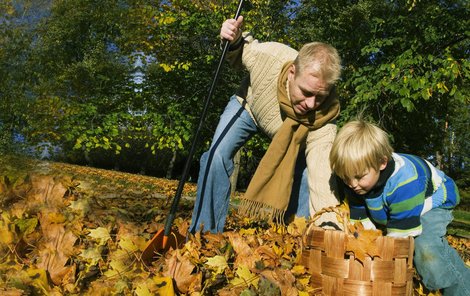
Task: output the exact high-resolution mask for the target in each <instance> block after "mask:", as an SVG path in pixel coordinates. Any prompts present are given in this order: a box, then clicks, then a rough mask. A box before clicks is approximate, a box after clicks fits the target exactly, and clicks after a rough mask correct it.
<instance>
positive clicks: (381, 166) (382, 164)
mask: <svg viewBox="0 0 470 296" xmlns="http://www.w3.org/2000/svg"><path fill="white" fill-rule="evenodd" d="M387 163H388V157H387V156H384V158H383V159H382V162H381V163H380V167H379V169H380V170H381V171H383V170H384V169H385V168H386V167H387Z"/></svg>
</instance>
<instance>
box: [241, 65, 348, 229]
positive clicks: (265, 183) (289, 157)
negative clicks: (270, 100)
mask: <svg viewBox="0 0 470 296" xmlns="http://www.w3.org/2000/svg"><path fill="white" fill-rule="evenodd" d="M292 63H293V62H288V63H286V64H284V66H283V68H282V70H281V74H280V76H279V79H278V90H277V97H278V101H279V105H280V109H281V115H282V117H283V118H284V122H283V123H282V125H281V127H280V129H279V131H278V132H277V133H276V135H275V136H274V138H273V140H272V142H271V144H270V145H269V147H268V150H267V151H266V153H265V155H264V156H263V158H262V159H261V162H260V163H259V165H258V168H257V169H256V172H255V174H254V176H253V179H252V180H251V182H250V184H249V185H248V189H247V191H246V193H245V195H244V196H243V198H242V200H241V204H240V209H239V212H240V213H241V214H242V215H247V216H250V217H253V218H261V219H264V218H268V219H269V221H275V222H276V223H280V224H282V223H283V221H284V214H285V211H286V210H287V206H288V204H289V199H290V195H291V191H292V183H293V180H294V168H295V163H296V160H297V155H298V153H299V150H300V147H301V145H303V144H304V143H305V140H306V138H307V134H308V132H309V130H316V129H318V128H320V127H322V126H324V125H325V124H326V123H328V122H330V121H332V120H333V119H335V118H336V117H337V116H338V115H339V101H338V99H337V98H336V93H335V91H334V89H333V90H332V91H331V92H330V95H329V96H328V98H327V99H326V100H325V102H323V103H322V104H321V105H320V107H319V109H317V110H316V111H315V112H308V113H307V114H306V115H303V116H301V115H297V114H296V113H295V112H294V109H293V108H292V103H291V102H290V99H289V96H288V94H287V87H286V86H287V75H288V73H289V68H290V66H291V65H292Z"/></svg>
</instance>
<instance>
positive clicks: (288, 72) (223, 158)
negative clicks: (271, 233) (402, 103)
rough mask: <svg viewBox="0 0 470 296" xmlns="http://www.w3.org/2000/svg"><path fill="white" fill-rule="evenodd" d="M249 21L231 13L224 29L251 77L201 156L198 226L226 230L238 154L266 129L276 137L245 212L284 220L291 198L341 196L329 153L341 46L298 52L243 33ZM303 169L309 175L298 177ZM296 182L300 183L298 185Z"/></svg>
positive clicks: (323, 203) (322, 202)
mask: <svg viewBox="0 0 470 296" xmlns="http://www.w3.org/2000/svg"><path fill="white" fill-rule="evenodd" d="M242 23H243V16H240V17H239V18H238V19H237V20H235V19H228V20H226V21H225V22H224V23H223V24H222V28H221V30H220V37H221V38H223V39H226V40H228V41H229V42H230V47H229V52H228V54H227V59H228V61H229V63H230V64H231V65H232V66H234V67H238V68H241V69H246V70H248V72H249V80H246V81H244V83H242V90H243V91H242V93H243V95H234V96H233V97H232V98H231V100H230V101H229V103H228V105H227V107H226V108H225V110H224V112H223V114H222V115H221V118H220V121H219V124H218V126H217V129H216V131H215V134H214V138H213V142H212V144H211V147H210V148H209V150H208V151H207V152H205V153H204V154H203V155H202V157H201V168H200V172H199V178H198V189H197V198H196V202H195V207H194V212H193V217H192V223H191V226H190V231H191V232H193V233H194V232H196V231H198V230H200V229H201V227H202V226H203V229H202V230H203V231H211V232H214V233H216V232H222V231H223V229H224V224H225V218H226V215H227V211H228V206H229V201H230V175H231V173H232V171H233V156H234V154H235V153H236V152H237V151H238V149H239V148H240V147H241V146H243V144H244V143H246V141H248V140H249V139H250V137H251V136H252V135H254V134H255V133H256V132H258V130H261V131H262V132H264V133H266V134H267V135H268V136H269V137H271V138H272V139H273V140H272V142H271V144H270V146H269V149H268V151H267V152H266V155H265V156H264V157H263V159H262V160H261V162H260V165H259V166H258V169H257V171H256V173H255V175H254V177H253V179H252V181H251V183H250V185H249V187H248V189H247V192H246V194H245V195H244V198H243V200H242V203H241V209H240V210H241V212H243V213H245V214H247V215H250V216H254V217H258V218H264V217H269V218H270V219H271V220H274V221H276V222H281V223H282V221H284V216H285V214H286V211H287V210H288V207H289V205H290V208H292V205H293V204H294V203H296V202H297V203H298V206H297V209H295V208H294V211H296V214H297V215H300V216H308V215H309V214H311V215H313V214H314V213H315V212H316V211H319V210H320V209H322V208H323V207H327V206H334V205H336V204H338V200H337V199H336V197H335V195H334V194H333V190H332V188H331V186H330V185H331V181H330V180H333V178H332V177H331V176H332V173H331V169H330V167H329V161H328V155H329V151H330V149H331V144H332V142H333V140H334V137H335V135H336V125H335V124H334V120H335V118H336V117H337V116H338V114H339V102H338V100H337V98H336V96H335V91H334V84H335V83H336V81H337V80H338V79H339V76H340V72H341V66H340V63H341V61H340V58H339V56H338V53H337V51H336V49H334V48H333V47H332V46H330V45H327V44H324V43H320V42H314V43H309V44H306V45H304V46H303V47H302V49H301V50H300V52H297V51H296V50H294V49H292V48H290V47H289V46H286V45H283V44H280V43H276V42H266V43H261V42H259V41H258V40H256V39H254V38H253V37H252V36H251V35H250V34H249V33H244V34H242V32H241V30H240V28H241V25H242ZM305 162H306V168H307V169H306V170H305ZM298 171H300V172H301V173H300V174H298V177H299V178H301V181H300V182H294V175H296V172H298ZM303 171H305V172H303ZM302 172H303V173H302ZM296 177H297V175H296ZM307 178H308V181H307ZM296 180H297V179H296ZM296 183H300V186H294V187H293V185H295V184H296ZM307 184H308V187H307ZM307 188H308V189H307ZM309 196H310V200H309ZM307 204H308V205H309V206H307ZM325 219H328V217H325Z"/></svg>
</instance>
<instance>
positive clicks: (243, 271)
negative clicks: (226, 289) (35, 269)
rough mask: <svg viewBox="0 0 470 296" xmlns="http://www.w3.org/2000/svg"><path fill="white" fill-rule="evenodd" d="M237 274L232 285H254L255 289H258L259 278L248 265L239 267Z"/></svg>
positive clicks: (231, 282)
mask: <svg viewBox="0 0 470 296" xmlns="http://www.w3.org/2000/svg"><path fill="white" fill-rule="evenodd" d="M235 274H236V277H235V278H234V279H233V280H231V281H230V284H232V285H234V286H239V285H240V286H242V285H243V286H249V285H253V286H254V287H255V288H258V282H259V276H258V275H257V274H255V273H252V272H251V271H250V269H249V268H248V267H247V266H246V265H241V266H239V267H238V268H237V271H236V272H235Z"/></svg>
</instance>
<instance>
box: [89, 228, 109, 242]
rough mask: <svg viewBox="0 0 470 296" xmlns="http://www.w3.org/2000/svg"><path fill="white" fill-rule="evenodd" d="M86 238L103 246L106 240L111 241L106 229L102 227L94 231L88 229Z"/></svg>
mask: <svg viewBox="0 0 470 296" xmlns="http://www.w3.org/2000/svg"><path fill="white" fill-rule="evenodd" d="M88 236H90V237H92V238H93V239H95V240H96V241H98V242H99V245H105V244H106V243H107V242H108V240H110V239H111V236H110V235H109V231H108V229H106V228H104V227H98V228H96V229H90V233H89V234H88Z"/></svg>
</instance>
